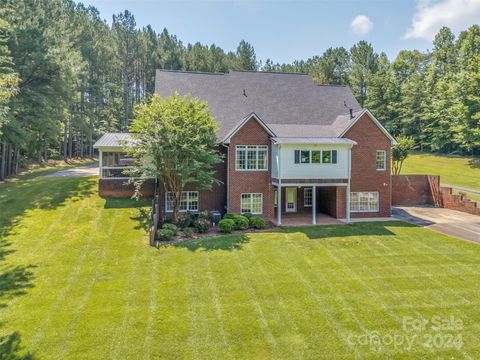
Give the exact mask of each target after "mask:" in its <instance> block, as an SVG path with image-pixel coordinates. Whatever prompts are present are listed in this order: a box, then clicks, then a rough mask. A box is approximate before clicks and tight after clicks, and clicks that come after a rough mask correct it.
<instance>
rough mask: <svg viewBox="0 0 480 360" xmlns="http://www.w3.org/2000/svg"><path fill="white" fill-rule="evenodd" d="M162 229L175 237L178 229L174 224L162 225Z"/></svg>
mask: <svg viewBox="0 0 480 360" xmlns="http://www.w3.org/2000/svg"><path fill="white" fill-rule="evenodd" d="M162 229H167V230H170V231H171V232H172V233H173V235H177V230H178V228H177V225H175V224H163V226H162Z"/></svg>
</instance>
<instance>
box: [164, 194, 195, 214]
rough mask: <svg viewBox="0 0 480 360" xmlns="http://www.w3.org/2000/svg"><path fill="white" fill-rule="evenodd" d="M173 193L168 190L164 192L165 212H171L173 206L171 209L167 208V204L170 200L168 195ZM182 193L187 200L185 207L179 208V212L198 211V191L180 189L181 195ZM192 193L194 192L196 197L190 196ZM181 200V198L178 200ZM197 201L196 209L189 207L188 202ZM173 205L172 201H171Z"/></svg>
mask: <svg viewBox="0 0 480 360" xmlns="http://www.w3.org/2000/svg"><path fill="white" fill-rule="evenodd" d="M171 194H173V191H168V192H166V193H165V212H167V213H171V212H173V206H172V208H171V209H169V204H170V202H171V201H172V200H170V199H169V197H170V196H171ZM183 194H186V201H187V209H184V210H180V212H187V211H190V212H198V209H199V208H200V198H199V193H198V191H182V196H183ZM192 194H196V199H195V198H194V197H192V198H191V196H192ZM180 201H181V200H180ZM193 201H197V209H190V202H193ZM172 205H173V203H172Z"/></svg>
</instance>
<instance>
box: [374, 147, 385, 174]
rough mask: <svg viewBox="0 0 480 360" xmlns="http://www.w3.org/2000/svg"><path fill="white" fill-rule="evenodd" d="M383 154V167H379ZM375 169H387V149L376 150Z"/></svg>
mask: <svg viewBox="0 0 480 360" xmlns="http://www.w3.org/2000/svg"><path fill="white" fill-rule="evenodd" d="M380 154H381V155H382V156H383V164H382V167H381V168H379V167H378V165H379V160H381V159H379V155H380ZM375 169H376V170H377V171H385V170H387V152H386V151H385V150H377V151H376V152H375Z"/></svg>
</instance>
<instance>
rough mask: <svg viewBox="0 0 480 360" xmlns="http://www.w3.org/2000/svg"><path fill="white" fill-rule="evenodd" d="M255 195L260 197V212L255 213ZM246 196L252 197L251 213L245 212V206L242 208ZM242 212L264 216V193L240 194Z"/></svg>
mask: <svg viewBox="0 0 480 360" xmlns="http://www.w3.org/2000/svg"><path fill="white" fill-rule="evenodd" d="M253 195H260V211H259V212H258V211H255V212H253V211H252V210H253V200H254V196H253ZM244 196H248V197H250V211H243V206H242V200H243V199H244ZM240 212H241V213H242V214H253V215H261V214H263V193H242V194H240Z"/></svg>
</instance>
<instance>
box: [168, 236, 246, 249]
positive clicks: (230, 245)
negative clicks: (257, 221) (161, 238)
mask: <svg viewBox="0 0 480 360" xmlns="http://www.w3.org/2000/svg"><path fill="white" fill-rule="evenodd" d="M249 241H250V237H249V236H248V234H238V235H235V234H234V235H224V236H213V237H210V238H206V239H199V240H190V241H186V242H184V243H181V244H177V245H175V247H178V248H186V249H188V250H190V251H197V250H205V251H213V250H225V251H232V250H241V249H242V247H243V245H244V244H245V243H247V242H249Z"/></svg>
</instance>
